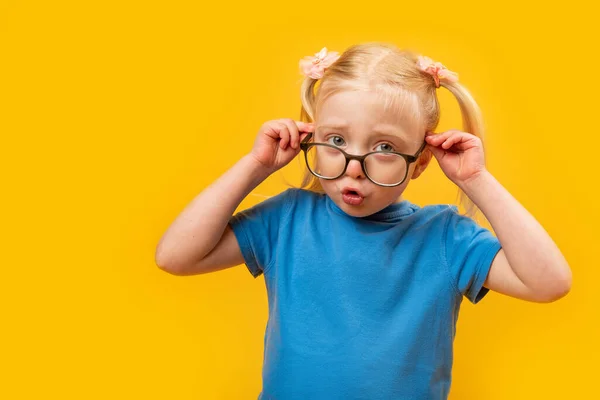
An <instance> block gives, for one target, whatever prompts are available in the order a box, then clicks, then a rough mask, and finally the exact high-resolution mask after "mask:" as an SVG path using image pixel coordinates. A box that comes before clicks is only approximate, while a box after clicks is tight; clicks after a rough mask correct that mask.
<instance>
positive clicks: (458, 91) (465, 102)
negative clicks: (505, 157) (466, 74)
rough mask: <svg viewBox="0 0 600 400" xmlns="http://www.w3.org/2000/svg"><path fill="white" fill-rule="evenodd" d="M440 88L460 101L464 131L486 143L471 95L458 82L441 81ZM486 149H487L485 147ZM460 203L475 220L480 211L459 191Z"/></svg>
mask: <svg viewBox="0 0 600 400" xmlns="http://www.w3.org/2000/svg"><path fill="white" fill-rule="evenodd" d="M440 86H443V87H445V88H446V89H448V90H449V91H450V92H451V93H452V94H453V95H454V97H455V98H456V100H457V101H458V105H459V107H460V112H461V115H462V123H463V131H465V132H467V133H470V134H472V135H474V136H477V137H478V138H479V139H480V140H481V142H482V143H484V140H483V137H484V124H483V117H482V114H481V110H480V109H479V106H478V105H477V103H476V102H475V99H473V96H471V93H469V91H468V90H467V89H466V88H465V87H464V86H462V85H461V84H460V83H458V82H447V81H443V80H442V81H441V82H440ZM484 148H485V147H484ZM458 201H459V203H460V204H461V205H462V206H463V207H464V208H465V215H466V216H468V217H471V218H475V217H476V215H477V213H478V212H479V211H480V210H479V208H478V207H477V206H476V205H475V203H473V201H471V199H469V197H468V196H467V195H466V194H465V193H464V192H463V191H462V190H460V189H459V193H458Z"/></svg>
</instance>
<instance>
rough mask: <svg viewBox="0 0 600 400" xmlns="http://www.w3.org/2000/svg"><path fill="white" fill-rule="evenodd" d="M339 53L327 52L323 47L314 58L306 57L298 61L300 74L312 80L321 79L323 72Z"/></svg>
mask: <svg viewBox="0 0 600 400" xmlns="http://www.w3.org/2000/svg"><path fill="white" fill-rule="evenodd" d="M339 57H340V56H339V53H337V52H335V51H332V52H330V53H328V52H327V47H323V48H322V49H321V51H320V52H318V53H316V54H315V55H314V57H310V56H306V57H304V58H303V59H302V60H300V69H301V70H302V73H303V74H304V75H306V76H308V77H311V78H313V79H321V78H322V77H323V74H324V73H325V70H326V69H327V68H329V66H330V65H331V64H333V63H334V62H335V61H336V60H337V59H338V58H339Z"/></svg>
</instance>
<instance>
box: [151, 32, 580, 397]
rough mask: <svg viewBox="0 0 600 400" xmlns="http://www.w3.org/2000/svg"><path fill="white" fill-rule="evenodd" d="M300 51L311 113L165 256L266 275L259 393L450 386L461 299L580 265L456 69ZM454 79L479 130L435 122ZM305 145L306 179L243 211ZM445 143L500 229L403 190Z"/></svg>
mask: <svg viewBox="0 0 600 400" xmlns="http://www.w3.org/2000/svg"><path fill="white" fill-rule="evenodd" d="M300 66H301V68H302V71H303V73H304V74H305V75H306V78H305V80H304V83H303V85H302V96H301V99H302V113H301V115H302V118H301V119H303V121H293V120H291V119H280V120H274V121H269V122H267V123H265V124H264V125H263V126H262V127H261V128H260V130H259V132H258V136H257V138H256V141H255V144H254V147H253V149H252V151H251V152H250V153H249V154H248V155H246V156H245V157H243V158H242V159H241V160H240V161H239V162H238V163H237V164H235V165H234V166H233V167H232V168H231V169H230V170H229V171H227V172H226V173H225V174H224V175H223V176H221V177H220V178H219V179H218V180H217V181H216V182H214V183H213V184H212V185H211V186H210V187H208V188H206V189H205V190H204V191H203V192H202V193H200V194H199V195H198V196H197V197H196V198H195V199H194V200H193V201H192V202H191V204H189V205H188V207H187V208H186V209H185V210H183V212H182V213H181V215H179V216H178V218H177V219H176V220H175V221H174V222H173V224H172V225H171V226H170V227H169V229H168V230H167V232H166V233H165V235H164V236H163V238H162V239H161V241H160V243H159V245H158V247H157V250H156V262H157V264H158V266H160V267H161V268H162V269H164V270H165V271H167V272H169V273H172V274H175V275H192V274H201V273H207V272H211V271H217V270H220V269H223V268H228V267H232V266H235V265H239V264H242V263H245V264H246V265H247V267H248V269H249V270H250V272H251V273H252V275H253V276H254V277H257V276H259V275H261V274H264V278H265V284H266V287H267V293H268V301H269V319H268V323H267V327H266V332H265V342H264V345H265V349H264V364H263V373H262V375H263V376H262V377H263V388H262V392H261V393H260V395H259V399H428V400H431V399H445V398H447V396H448V392H449V389H450V382H451V369H452V360H453V352H452V345H453V340H454V337H455V331H456V321H457V317H458V312H459V307H460V305H461V301H462V299H463V297H466V298H467V299H468V300H469V301H471V302H472V303H477V302H479V301H480V300H481V299H482V298H483V297H484V296H485V295H486V293H487V292H488V291H489V290H494V291H497V292H499V293H503V294H506V295H509V296H513V297H516V298H519V299H523V300H528V301H534V302H551V301H554V300H557V299H559V298H561V297H562V296H564V295H565V294H566V293H567V292H568V291H569V289H570V286H571V271H570V268H569V266H568V264H567V262H566V260H565V259H564V257H563V255H562V254H561V252H560V251H559V249H558V248H557V246H556V245H555V244H554V242H553V241H552V239H551V238H550V237H549V236H548V234H547V233H546V232H545V230H544V229H543V228H542V226H540V225H539V224H538V222H536V220H535V219H534V217H533V216H532V215H531V214H529V213H528V212H527V211H526V210H525V209H524V208H523V207H522V206H521V205H520V204H519V203H518V202H517V201H516V200H515V199H514V198H513V197H512V196H511V195H510V194H509V193H508V192H507V191H506V190H505V189H504V187H502V185H501V184H500V183H499V182H498V181H497V180H496V179H495V178H494V177H493V176H492V174H491V173H490V172H489V171H488V170H487V169H486V167H485V163H484V152H483V146H482V141H481V135H482V122H481V118H480V115H479V110H478V107H477V105H476V103H475V102H474V101H473V99H472V97H471V96H470V95H469V93H468V91H467V90H466V89H465V88H464V87H463V86H462V85H460V84H459V83H458V75H457V74H455V73H454V72H452V71H449V70H448V69H446V68H445V67H444V66H443V65H442V64H440V63H436V62H433V61H431V60H430V59H429V58H427V57H421V56H417V55H415V54H413V53H412V52H409V51H402V50H399V49H397V48H396V47H394V46H392V45H389V44H383V43H365V44H359V45H355V46H352V47H350V48H349V49H347V50H346V51H345V52H344V53H343V54H342V55H341V56H340V55H338V53H328V52H327V49H326V48H324V49H323V50H321V52H319V53H317V54H316V55H315V57H306V58H304V59H303V60H301V62H300ZM317 83H318V84H319V85H318V87H317V86H316V84H317ZM440 87H445V88H446V89H448V90H449V91H450V92H451V93H452V94H453V95H454V96H455V97H456V99H457V101H458V103H459V105H460V109H461V111H462V114H463V121H464V127H463V129H464V131H458V130H450V131H447V132H443V133H439V134H433V133H432V132H433V131H434V130H435V128H436V126H437V124H438V120H439V115H440V111H439V105H438V100H437V94H436V91H437V90H438V88H440ZM301 151H302V153H303V157H304V159H305V162H306V164H307V167H308V170H307V176H306V178H305V180H304V183H303V185H302V188H301V189H295V188H293V189H288V190H286V191H284V192H283V193H281V194H279V195H277V196H274V197H272V198H269V199H268V200H266V201H264V202H262V203H260V204H258V205H256V206H254V207H252V208H250V209H248V210H245V211H242V212H239V213H237V214H235V215H232V214H233V213H234V211H235V209H236V208H237V207H238V205H239V204H240V202H241V201H242V200H243V199H244V197H245V196H247V195H248V194H249V193H250V192H251V191H252V190H253V189H254V188H255V187H256V186H257V185H258V184H259V183H261V182H262V181H263V180H264V179H266V178H267V177H268V176H269V175H270V174H272V173H273V172H275V171H277V170H278V169H280V168H281V167H283V166H284V165H286V164H287V163H289V162H290V161H291V160H292V159H293V158H294V157H295V156H296V155H298V154H299V153H300V152H301ZM432 156H433V157H435V158H436V160H437V162H438V163H439V165H440V167H441V168H442V170H443V172H444V173H445V175H446V176H447V177H448V178H449V179H451V180H452V182H454V183H455V184H456V185H457V186H458V187H459V188H460V190H461V193H462V194H463V200H464V201H465V206H466V208H467V210H469V212H468V214H469V215H474V210H475V209H479V210H481V211H482V212H483V214H484V215H485V217H486V218H487V220H488V221H489V222H490V223H491V225H492V228H493V230H494V232H495V233H496V236H494V235H492V233H491V232H490V231H489V230H486V229H484V228H482V227H480V226H479V225H477V224H476V223H475V222H474V220H473V219H471V218H470V217H469V216H464V215H461V214H459V213H458V212H457V211H458V208H457V207H455V206H452V207H449V206H446V205H431V206H426V207H419V206H417V205H415V204H413V203H411V202H410V201H408V200H406V199H404V198H403V197H402V193H403V192H404V190H405V189H406V187H407V185H408V183H409V181H410V180H411V179H416V178H418V177H419V176H420V175H421V174H422V173H423V171H424V170H425V168H426V167H427V166H428V165H429V162H430V160H431V158H432Z"/></svg>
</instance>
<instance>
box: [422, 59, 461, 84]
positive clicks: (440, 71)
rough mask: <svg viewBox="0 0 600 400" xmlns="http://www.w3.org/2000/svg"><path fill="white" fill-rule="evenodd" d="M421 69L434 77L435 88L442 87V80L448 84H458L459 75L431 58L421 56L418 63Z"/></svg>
mask: <svg viewBox="0 0 600 400" xmlns="http://www.w3.org/2000/svg"><path fill="white" fill-rule="evenodd" d="M417 65H418V67H419V69H420V70H421V71H423V72H426V73H428V74H429V75H431V76H433V79H434V80H435V87H438V88H439V87H440V80H443V81H447V82H458V74H457V73H456V72H452V71H450V70H449V69H448V68H446V67H445V66H444V65H443V64H442V63H439V62H434V61H433V60H432V59H431V58H429V57H425V56H419V59H418V61H417Z"/></svg>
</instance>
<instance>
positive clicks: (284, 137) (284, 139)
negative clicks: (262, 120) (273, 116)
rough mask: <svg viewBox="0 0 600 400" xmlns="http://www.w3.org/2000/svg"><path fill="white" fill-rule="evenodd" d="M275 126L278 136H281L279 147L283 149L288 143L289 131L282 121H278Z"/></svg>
mask: <svg viewBox="0 0 600 400" xmlns="http://www.w3.org/2000/svg"><path fill="white" fill-rule="evenodd" d="M277 127H278V128H279V137H280V138H281V140H280V141H279V147H281V149H282V150H285V149H286V148H287V145H288V144H289V143H290V132H289V131H288V128H287V126H286V125H285V124H284V123H281V122H280V123H279V124H278V125H277Z"/></svg>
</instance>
